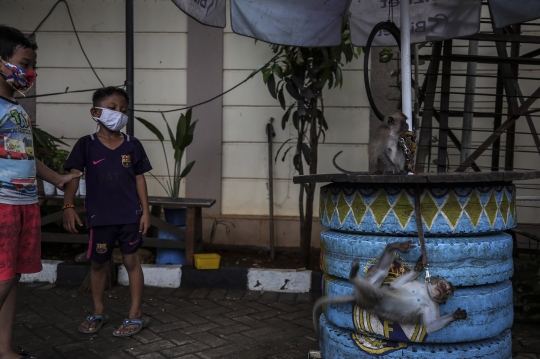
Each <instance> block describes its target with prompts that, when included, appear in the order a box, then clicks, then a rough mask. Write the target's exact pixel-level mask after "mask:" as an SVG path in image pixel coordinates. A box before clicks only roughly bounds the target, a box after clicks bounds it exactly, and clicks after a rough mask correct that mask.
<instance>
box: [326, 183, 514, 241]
mask: <svg viewBox="0 0 540 359" xmlns="http://www.w3.org/2000/svg"><path fill="white" fill-rule="evenodd" d="M420 201H421V210H422V225H423V228H424V232H425V235H426V236H427V237H430V236H435V237H437V236H467V235H475V234H486V233H492V232H498V231H504V230H507V229H511V228H514V227H515V226H516V223H517V221H516V190H515V187H514V185H513V184H508V183H504V184H492V185H483V186H473V185H470V186H467V185H464V184H459V186H456V187H451V184H449V185H448V186H447V187H441V185H438V186H435V185H432V186H430V185H425V186H423V187H422V189H421V193H420ZM414 206H415V201H414V189H412V188H410V187H409V188H404V187H399V185H396V186H395V187H392V188H388V187H383V186H377V185H371V186H370V187H365V186H362V187H361V188H359V187H354V185H351V184H345V185H344V184H337V183H333V184H329V185H326V186H323V187H321V190H320V201H319V218H320V221H321V224H322V225H323V226H325V227H327V228H331V229H335V230H339V231H345V232H355V233H364V234H379V235H398V236H413V235H417V233H418V231H417V227H416V214H415V209H414Z"/></svg>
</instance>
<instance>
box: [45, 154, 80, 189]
mask: <svg viewBox="0 0 540 359" xmlns="http://www.w3.org/2000/svg"><path fill="white" fill-rule="evenodd" d="M36 171H37V177H39V178H41V179H42V180H44V181H47V182H49V183H52V184H53V185H55V186H56V187H58V188H59V189H64V186H65V184H66V183H69V182H70V181H71V180H72V179H74V178H79V177H81V175H82V172H81V171H79V170H76V171H72V172H70V173H68V174H66V175H60V174H58V173H56V172H54V171H53V170H51V169H50V168H49V167H47V166H45V165H44V164H43V163H42V162H41V161H38V160H36ZM77 183H78V182H77Z"/></svg>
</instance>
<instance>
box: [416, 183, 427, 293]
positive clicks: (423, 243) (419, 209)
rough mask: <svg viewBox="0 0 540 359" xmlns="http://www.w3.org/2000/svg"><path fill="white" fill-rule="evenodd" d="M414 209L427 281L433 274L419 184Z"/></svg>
mask: <svg viewBox="0 0 540 359" xmlns="http://www.w3.org/2000/svg"><path fill="white" fill-rule="evenodd" d="M414 211H415V215H416V227H417V228H418V238H420V249H421V250H422V265H423V266H424V269H425V270H426V282H429V281H430V279H431V276H430V274H429V269H428V267H429V264H428V257H427V251H426V241H425V238H424V227H423V226H422V207H421V204H420V186H419V185H418V184H417V185H416V187H415V189H414Z"/></svg>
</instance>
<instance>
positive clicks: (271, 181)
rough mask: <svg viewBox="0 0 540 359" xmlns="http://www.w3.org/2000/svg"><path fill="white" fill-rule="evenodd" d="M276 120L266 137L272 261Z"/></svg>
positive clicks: (269, 126) (271, 252)
mask: <svg viewBox="0 0 540 359" xmlns="http://www.w3.org/2000/svg"><path fill="white" fill-rule="evenodd" d="M272 122H274V118H273V117H271V118H270V121H269V122H268V123H267V124H266V135H267V136H268V194H269V199H270V201H269V202H270V220H269V222H270V259H271V260H274V259H275V256H276V254H275V251H274V173H273V172H274V171H273V166H272V160H273V158H274V155H273V153H274V152H273V149H272V139H273V138H274V137H275V136H276V132H275V131H274V126H272Z"/></svg>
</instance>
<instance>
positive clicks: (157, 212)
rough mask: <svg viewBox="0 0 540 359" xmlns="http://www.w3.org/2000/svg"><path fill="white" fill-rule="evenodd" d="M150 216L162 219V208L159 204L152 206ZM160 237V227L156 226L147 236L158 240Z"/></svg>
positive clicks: (151, 227) (151, 228) (152, 227)
mask: <svg viewBox="0 0 540 359" xmlns="http://www.w3.org/2000/svg"><path fill="white" fill-rule="evenodd" d="M150 207H151V209H150V216H152V217H156V218H160V216H161V206H160V205H159V204H154V205H152V206H150ZM157 235H158V227H156V226H150V229H149V230H148V233H147V236H148V237H152V238H156V237H157Z"/></svg>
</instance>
